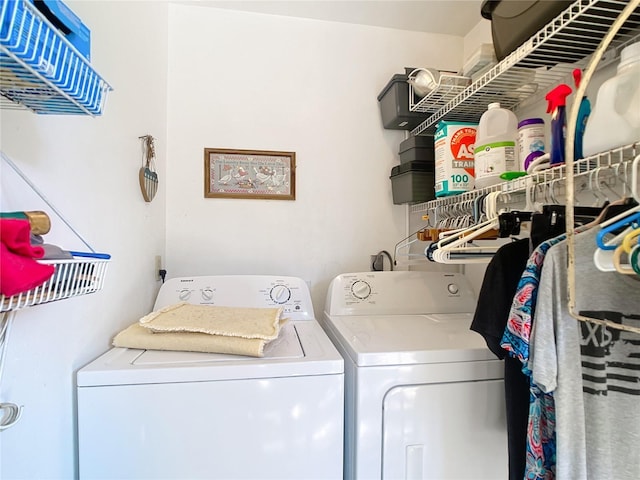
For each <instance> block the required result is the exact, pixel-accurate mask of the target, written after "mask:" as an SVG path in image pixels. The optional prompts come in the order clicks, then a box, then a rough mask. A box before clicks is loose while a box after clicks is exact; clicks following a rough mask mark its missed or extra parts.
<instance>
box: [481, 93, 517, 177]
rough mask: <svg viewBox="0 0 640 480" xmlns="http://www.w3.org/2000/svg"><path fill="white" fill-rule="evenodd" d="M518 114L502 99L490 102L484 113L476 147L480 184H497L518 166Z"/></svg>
mask: <svg viewBox="0 0 640 480" xmlns="http://www.w3.org/2000/svg"><path fill="white" fill-rule="evenodd" d="M517 147H518V118H517V117H516V115H515V113H513V112H512V111H511V110H507V109H506V108H500V104H499V103H490V104H489V108H488V109H487V111H486V112H484V113H483V114H482V116H481V117H480V123H479V125H478V133H477V135H476V148H475V151H474V161H475V173H476V182H475V186H476V188H484V187H488V186H490V185H495V184H496V183H500V182H502V181H503V180H502V179H501V178H500V175H501V174H503V173H505V172H515V171H518V170H520V168H519V166H518V148H517Z"/></svg>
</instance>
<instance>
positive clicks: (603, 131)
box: [583, 42, 640, 156]
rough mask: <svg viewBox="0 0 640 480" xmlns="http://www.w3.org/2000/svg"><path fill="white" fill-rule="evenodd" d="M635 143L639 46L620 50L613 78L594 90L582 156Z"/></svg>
mask: <svg viewBox="0 0 640 480" xmlns="http://www.w3.org/2000/svg"><path fill="white" fill-rule="evenodd" d="M637 141H640V42H637V43H633V44H631V45H629V46H628V47H626V48H625V49H623V50H622V53H621V54H620V63H619V64H618V71H617V74H616V75H615V76H614V77H612V78H610V79H609V80H607V81H606V82H604V83H603V84H602V86H601V87H600V89H599V90H598V94H597V96H596V102H595V106H594V108H593V111H592V112H591V115H590V116H589V120H588V121H587V126H586V128H585V132H584V142H583V150H584V155H585V156H590V155H595V154H597V153H601V152H606V151H608V150H612V149H614V148H617V147H621V146H623V145H627V144H629V143H634V142H637Z"/></svg>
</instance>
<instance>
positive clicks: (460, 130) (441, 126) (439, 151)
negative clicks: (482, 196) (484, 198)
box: [433, 121, 478, 197]
mask: <svg viewBox="0 0 640 480" xmlns="http://www.w3.org/2000/svg"><path fill="white" fill-rule="evenodd" d="M477 128H478V124H477V123H467V122H448V121H441V122H439V123H438V125H437V126H436V133H435V135H434V137H433V141H434V147H435V163H436V176H435V177H436V178H435V180H436V197H444V196H447V195H457V194H459V193H463V192H467V191H469V190H472V189H473V186H474V179H475V171H474V162H473V150H474V147H475V143H476V130H477Z"/></svg>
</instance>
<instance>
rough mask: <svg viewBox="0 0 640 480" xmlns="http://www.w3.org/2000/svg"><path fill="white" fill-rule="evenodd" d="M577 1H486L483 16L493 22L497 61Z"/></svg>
mask: <svg viewBox="0 0 640 480" xmlns="http://www.w3.org/2000/svg"><path fill="white" fill-rule="evenodd" d="M573 2H574V0H554V1H552V2H551V1H548V0H518V1H513V0H484V1H483V2H482V7H481V9H480V13H481V15H482V17H483V18H486V19H487V20H491V36H492V37H493V47H494V48H495V51H496V58H497V59H498V61H500V60H502V59H503V58H505V57H507V56H508V55H509V54H510V53H511V52H513V51H514V50H515V49H517V48H518V47H519V46H520V45H522V44H523V43H524V42H525V41H526V40H528V39H529V38H530V37H531V36H532V35H534V34H535V33H537V32H538V30H540V29H541V28H542V27H544V26H545V25H546V24H547V23H549V22H550V21H551V20H553V19H554V18H555V17H557V16H558V15H559V14H560V12H562V11H563V10H565V9H567V8H568V7H569V5H571V4H572V3H573Z"/></svg>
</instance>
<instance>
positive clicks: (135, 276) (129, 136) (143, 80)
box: [0, 1, 167, 480]
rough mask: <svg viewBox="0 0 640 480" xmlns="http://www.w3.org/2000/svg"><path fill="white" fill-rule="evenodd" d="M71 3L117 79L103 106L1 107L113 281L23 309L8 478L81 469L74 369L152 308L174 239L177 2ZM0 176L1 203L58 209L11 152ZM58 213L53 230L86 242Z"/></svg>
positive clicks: (10, 143) (9, 395) (71, 242)
mask: <svg viewBox="0 0 640 480" xmlns="http://www.w3.org/2000/svg"><path fill="white" fill-rule="evenodd" d="M69 4H70V6H71V8H73V9H74V10H75V11H76V12H77V13H78V15H79V16H80V17H81V18H82V19H83V21H84V22H85V23H86V24H87V25H88V26H89V27H90V29H91V36H92V59H93V65H94V67H95V69H96V70H97V71H98V72H99V73H100V74H101V75H102V76H104V78H105V79H106V80H107V81H109V82H110V83H111V84H112V85H113V87H114V89H115V90H114V91H113V92H111V93H110V94H109V95H108V98H107V103H106V109H105V112H104V115H103V116H102V117H99V118H95V119H94V118H89V117H75V116H73V117H65V116H57V115H56V116H41V115H35V114H33V113H31V112H18V111H8V110H2V111H1V112H0V121H1V130H0V133H1V148H2V151H3V152H4V153H5V154H7V155H9V156H10V157H11V158H12V159H13V161H14V162H15V163H16V164H17V165H18V166H19V168H20V169H21V170H22V171H23V172H24V173H25V174H27V175H28V177H29V178H30V179H31V181H32V182H34V183H35V184H36V185H37V186H38V187H39V189H40V190H41V191H42V192H43V193H44V194H45V195H46V196H47V198H48V199H49V201H50V202H51V203H52V204H53V205H54V206H56V207H57V208H58V209H59V210H60V211H61V212H62V213H63V215H64V216H65V217H66V218H67V220H68V221H69V223H71V225H73V227H74V228H75V229H76V230H78V231H79V232H80V233H81V235H82V236H83V237H85V238H86V239H87V240H88V242H89V243H90V245H91V246H93V247H94V248H95V249H96V250H97V251H101V252H107V253H110V254H111V255H112V257H113V259H112V261H111V264H110V266H109V271H108V273H107V281H106V285H105V288H104V290H103V291H101V292H98V293H96V294H93V295H89V296H85V297H76V298H74V299H68V300H64V301H61V302H57V303H52V304H49V305H42V306H38V307H33V308H28V309H25V310H22V311H20V312H19V313H18V314H17V316H16V319H15V322H14V324H13V329H12V331H11V335H10V338H9V345H8V351H7V355H6V365H5V368H4V376H3V380H2V385H1V390H0V401H11V402H16V403H19V404H21V405H24V413H23V416H22V419H21V420H20V421H19V423H18V424H16V425H15V426H14V427H12V428H10V429H8V430H5V431H3V432H0V441H1V442H2V443H1V446H0V478H2V479H3V480H9V479H71V478H74V477H75V476H76V433H75V428H76V425H75V388H74V387H75V372H76V371H77V370H78V369H79V368H80V367H82V366H83V365H85V364H86V363H88V362H89V361H90V360H92V359H93V358H95V357H96V356H98V355H99V354H101V353H102V352H104V351H106V350H107V349H108V348H109V344H110V339H111V338H112V336H113V335H114V334H115V333H116V332H117V331H119V330H120V329H122V328H123V327H124V326H125V325H128V324H130V323H133V322H134V321H136V320H137V319H138V318H139V317H140V316H141V315H142V314H143V313H146V312H147V311H148V310H149V309H150V308H151V306H152V305H153V300H154V298H155V294H156V291H157V288H158V287H159V283H157V282H156V281H155V277H154V273H153V269H154V256H155V255H156V254H162V255H164V248H165V238H164V232H165V198H166V191H167V190H166V187H167V175H166V168H165V161H166V154H165V151H166V145H167V134H166V78H167V61H166V52H167V5H166V3H165V2H106V1H92V2H69ZM147 133H149V134H152V135H154V136H155V137H156V138H157V143H156V147H157V161H158V162H157V163H158V167H159V175H160V179H161V184H160V190H159V192H158V195H157V196H156V198H155V200H154V201H153V203H151V204H148V203H145V202H144V200H143V199H142V195H141V193H140V189H139V186H138V170H139V168H140V166H141V160H142V157H141V143H140V140H139V139H138V136H140V135H144V134H147ZM0 181H1V186H2V188H1V195H0V198H1V200H2V202H1V204H0V208H2V210H5V211H6V210H14V209H15V210H31V209H43V210H49V209H48V208H47V206H46V204H43V203H42V202H40V201H38V199H37V197H36V196H35V195H33V194H32V193H31V192H30V191H29V189H28V187H26V186H25V184H24V183H21V180H19V179H17V177H16V176H15V175H13V174H12V173H11V172H10V171H9V170H8V169H7V168H6V165H5V164H4V163H3V164H2V166H1V170H0ZM49 211H50V210H49ZM52 220H53V222H54V224H53V228H52V232H51V233H50V234H48V235H47V236H46V237H45V238H46V240H47V241H48V242H50V243H58V244H60V245H62V246H64V247H66V248H72V249H77V250H82V249H85V247H84V245H82V243H80V242H79V241H77V240H76V239H75V237H74V236H73V235H72V234H70V233H69V232H68V231H67V230H66V227H64V226H63V225H62V223H61V222H60V221H59V220H57V219H56V218H53V219H52ZM110 414H113V412H105V415H110Z"/></svg>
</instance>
